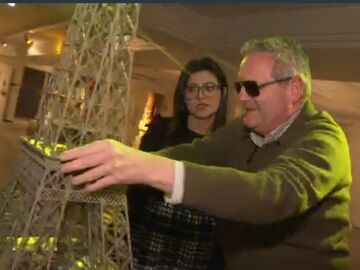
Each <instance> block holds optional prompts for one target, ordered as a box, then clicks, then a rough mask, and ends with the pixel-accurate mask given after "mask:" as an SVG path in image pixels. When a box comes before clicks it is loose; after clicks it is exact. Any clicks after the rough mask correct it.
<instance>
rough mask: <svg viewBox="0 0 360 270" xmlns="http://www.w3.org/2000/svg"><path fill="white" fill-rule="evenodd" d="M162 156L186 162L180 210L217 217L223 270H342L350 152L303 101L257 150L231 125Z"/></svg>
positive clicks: (332, 126)
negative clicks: (277, 135) (279, 132)
mask: <svg viewBox="0 0 360 270" xmlns="http://www.w3.org/2000/svg"><path fill="white" fill-rule="evenodd" d="M161 155H165V156H168V157H171V158H174V159H176V160H183V161H184V163H185V192H184V198H183V203H184V204H186V205H189V206H191V207H194V208H197V209H200V210H203V211H206V212H208V213H210V214H212V215H215V216H217V217H218V218H219V230H218V238H219V240H220V242H221V243H222V247H223V251H224V255H225V260H226V265H227V269H230V270H249V269H256V270H261V269H266V270H270V269H274V270H275V269H276V270H279V269H289V270H290V269H291V270H295V269H299V270H300V269H316V270H323V269H347V257H348V245H347V233H348V230H349V228H350V222H349V221H350V218H349V203H350V184H351V166H350V155H349V147H348V143H347V140H346V137H345V135H344V132H343V131H342V129H341V128H340V127H339V125H338V124H337V123H336V122H335V121H334V120H333V118H332V117H331V116H330V115H329V114H327V113H325V112H317V111H316V110H315V109H314V107H313V105H312V104H311V103H310V102H308V101H307V102H305V104H304V106H303V109H302V111H301V113H300V114H299V116H298V117H297V119H296V120H295V121H294V123H293V124H292V125H291V126H290V128H289V129H288V130H287V131H286V132H285V133H284V134H283V135H282V136H281V137H280V139H278V140H277V141H275V142H272V143H269V144H266V145H264V146H263V147H260V148H258V147H256V146H255V144H254V143H253V142H252V141H251V139H250V136H249V130H248V129H246V128H245V127H244V126H243V125H242V122H241V119H237V120H235V121H233V122H231V123H230V124H228V125H226V126H225V127H224V128H221V129H219V130H218V131H217V132H215V133H214V134H213V135H211V136H207V137H205V138H203V139H198V140H195V141H194V142H193V143H192V144H183V145H179V146H176V147H172V148H167V149H165V150H163V151H162V152H161Z"/></svg>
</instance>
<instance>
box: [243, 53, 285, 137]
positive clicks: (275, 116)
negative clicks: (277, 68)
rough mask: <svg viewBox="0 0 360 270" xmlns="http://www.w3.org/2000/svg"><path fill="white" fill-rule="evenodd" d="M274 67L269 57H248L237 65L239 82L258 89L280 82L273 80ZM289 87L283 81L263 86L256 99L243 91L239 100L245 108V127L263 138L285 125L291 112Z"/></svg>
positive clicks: (257, 54) (265, 55) (254, 55)
mask: <svg viewBox="0 0 360 270" xmlns="http://www.w3.org/2000/svg"><path fill="white" fill-rule="evenodd" d="M274 64H275V61H274V59H273V56H272V54H270V53H267V52H254V53H250V54H248V55H247V56H246V57H245V58H244V59H243V61H242V62H241V64H240V71H239V79H240V80H241V81H255V82H256V83H257V84H258V85H261V84H263V83H267V82H271V81H274V80H276V79H281V78H274V77H273V76H272V70H273V67H274ZM289 85H290V84H289V81H285V82H283V83H274V84H270V85H267V86H264V87H262V88H260V94H259V95H258V96H256V97H252V96H250V95H249V94H248V93H247V92H246V91H245V89H244V87H243V88H242V89H241V91H240V93H239V99H240V101H241V103H242V105H243V108H244V114H243V123H244V125H245V126H246V127H248V128H250V129H253V130H254V131H255V132H257V133H259V134H261V135H263V136H265V135H267V134H269V133H270V132H271V131H272V130H274V129H275V128H276V127H277V126H279V125H280V124H281V123H283V122H285V121H286V120H287V119H288V118H289V116H290V111H291V99H290V90H289V88H290V86H289Z"/></svg>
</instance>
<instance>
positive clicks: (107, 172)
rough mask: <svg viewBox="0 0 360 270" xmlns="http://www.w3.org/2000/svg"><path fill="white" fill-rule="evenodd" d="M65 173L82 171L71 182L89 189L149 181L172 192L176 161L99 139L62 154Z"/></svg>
mask: <svg viewBox="0 0 360 270" xmlns="http://www.w3.org/2000/svg"><path fill="white" fill-rule="evenodd" d="M60 160H61V162H62V163H63V164H62V166H61V170H62V171H63V172H64V173H71V172H76V171H83V172H82V173H81V174H78V175H76V176H74V177H73V178H72V181H71V182H72V184H74V185H85V189H86V190H88V191H95V190H99V189H103V188H105V187H107V186H110V185H117V184H146V185H150V186H152V187H154V188H157V189H160V190H162V191H164V192H166V193H171V192H172V189H173V182H174V165H175V161H174V160H171V159H167V158H164V157H160V156H156V155H152V154H149V153H146V152H143V151H140V150H137V149H135V148H132V147H129V146H126V145H124V144H122V143H120V142H118V141H115V140H102V141H96V142H93V143H91V144H88V145H85V146H82V147H79V148H75V149H72V150H69V151H65V152H64V153H62V154H61V155H60Z"/></svg>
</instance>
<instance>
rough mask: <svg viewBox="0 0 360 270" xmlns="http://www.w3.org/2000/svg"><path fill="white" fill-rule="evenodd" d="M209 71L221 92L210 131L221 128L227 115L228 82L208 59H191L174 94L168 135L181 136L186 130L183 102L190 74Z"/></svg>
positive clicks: (185, 108) (216, 66) (216, 64)
mask: <svg viewBox="0 0 360 270" xmlns="http://www.w3.org/2000/svg"><path fill="white" fill-rule="evenodd" d="M204 70H206V71H209V72H211V73H212V74H213V75H214V76H215V77H216V79H217V81H218V84H219V89H220V91H221V99H220V104H219V108H218V110H217V112H216V115H215V120H214V123H213V126H212V131H214V130H215V129H217V128H219V127H221V126H223V125H224V124H225V122H226V113H227V93H228V82H227V79H226V76H225V73H224V71H223V70H222V68H221V67H220V66H219V64H218V63H216V62H215V61H214V60H213V59H211V58H210V57H204V58H202V59H193V60H191V61H190V62H188V63H187V64H186V66H185V67H184V68H183V69H182V71H181V73H180V76H179V79H178V82H177V85H176V88H175V94H174V101H173V102H174V116H173V121H172V123H171V125H170V130H169V133H168V135H169V136H170V135H175V134H181V133H182V132H183V131H184V130H186V128H187V120H188V115H189V112H188V109H187V107H186V104H185V101H184V91H185V89H186V87H187V83H188V81H189V78H190V76H191V74H193V73H195V72H199V71H204Z"/></svg>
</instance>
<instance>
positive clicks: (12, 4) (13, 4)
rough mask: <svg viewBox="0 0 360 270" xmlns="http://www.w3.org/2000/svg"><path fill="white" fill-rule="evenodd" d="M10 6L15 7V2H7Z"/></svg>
mask: <svg viewBox="0 0 360 270" xmlns="http://www.w3.org/2000/svg"><path fill="white" fill-rule="evenodd" d="M7 4H8V5H9V6H10V7H15V6H16V4H15V3H7Z"/></svg>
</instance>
